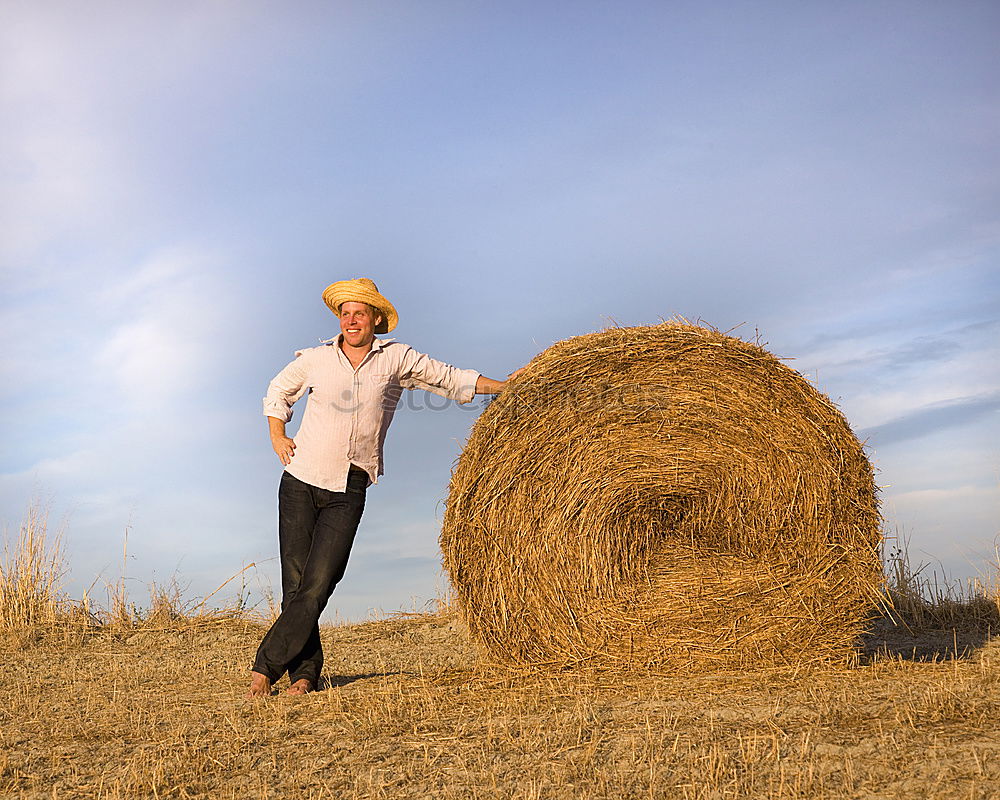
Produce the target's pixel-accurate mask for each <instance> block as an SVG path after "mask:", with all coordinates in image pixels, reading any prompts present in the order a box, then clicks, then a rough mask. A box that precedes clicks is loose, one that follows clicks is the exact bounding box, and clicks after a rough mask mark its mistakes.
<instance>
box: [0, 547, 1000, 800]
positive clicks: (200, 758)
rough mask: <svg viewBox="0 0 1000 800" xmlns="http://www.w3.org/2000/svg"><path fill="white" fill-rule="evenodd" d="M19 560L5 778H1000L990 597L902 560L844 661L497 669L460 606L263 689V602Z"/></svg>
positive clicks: (644, 782) (644, 787) (812, 789)
mask: <svg viewBox="0 0 1000 800" xmlns="http://www.w3.org/2000/svg"><path fill="white" fill-rule="evenodd" d="M32 548H33V552H34V553H35V556H34V557H35V558H41V559H43V561H42V562H39V563H49V564H55V563H57V562H56V560H52V559H51V558H49V561H47V562H46V561H44V559H45V558H48V557H49V556H47V555H46V553H49V555H51V552H50V551H49V550H47V549H46V548H45V546H44V542H41V543H40V542H39V541H38V540H34V543H33V544H32ZM20 552H21V554H22V555H24V552H23V551H20ZM15 555H17V554H16V553H15ZM28 560H30V559H28ZM3 566H4V570H3V574H2V576H0V577H2V579H3V580H2V581H0V589H2V591H3V592H5V593H6V594H3V595H2V597H3V599H4V601H5V602H10V603H14V602H15V601H16V603H19V604H20V605H19V606H18V608H21V609H31V614H32V615H33V616H31V617H30V619H28V618H22V619H21V623H22V624H18V619H17V616H16V615H15V614H14V613H13V612H12V613H10V614H7V615H6V616H4V615H0V668H2V669H3V674H4V677H5V680H3V681H2V682H0V796H3V797H20V798H46V799H48V798H139V797H157V798H194V797H210V798H288V797H296V798H325V797H338V798H411V797H412V798H418V797H419V798H426V797H435V798H510V797H516V798H538V800H541V799H542V798H606V797H627V798H632V797H636V798H643V797H648V798H657V797H664V798H683V799H684V800H702V799H703V800H709V799H712V800H714V799H715V798H720V799H722V798H740V797H747V798H867V797H879V798H910V797H914V796H923V797H932V798H938V797H939V798H973V799H977V798H981V799H982V800H986V798H992V797H996V796H998V795H1000V721H998V720H1000V641H993V642H991V641H990V633H991V632H992V631H995V630H996V618H997V605H996V602H995V600H996V597H995V595H991V596H989V597H986V598H984V597H983V596H981V595H980V596H977V597H976V598H967V602H964V603H963V602H960V600H959V599H956V598H955V597H951V598H946V597H938V598H937V599H935V598H933V597H931V598H930V599H927V598H926V591H925V590H926V588H927V587H926V586H924V587H921V585H920V583H919V580H918V578H917V576H914V575H913V574H912V573H910V572H909V571H908V570H904V571H903V572H900V573H899V577H897V578H896V579H895V582H894V583H892V584H891V587H890V594H891V596H892V597H893V599H894V601H895V605H896V609H897V610H896V612H895V615H894V616H892V617H887V618H886V619H883V620H881V622H880V623H879V624H878V625H876V626H873V628H872V631H871V633H870V635H869V637H868V639H867V641H866V643H865V650H864V651H863V652H862V653H861V654H860V655H859V658H858V660H857V663H856V664H854V665H853V666H849V667H845V666H822V665H812V666H810V667H808V668H802V667H799V668H796V667H792V666H788V667H782V668H772V669H767V670H760V671H748V670H743V671H728V672H690V673H683V672H673V673H671V674H656V673H652V672H638V671H625V670H615V671H605V672H600V671H590V672H575V673H571V672H556V673H542V672H531V671H521V672H511V671H501V670H499V669H497V668H491V667H490V666H489V665H487V664H485V663H484V662H483V661H481V660H480V659H479V658H478V657H477V654H476V652H475V651H474V649H473V648H472V646H471V645H470V643H469V641H468V638H467V635H466V633H465V631H464V630H463V629H462V625H461V623H460V622H458V616H457V615H456V614H455V613H454V611H453V610H451V609H448V608H445V609H444V610H443V611H441V612H440V613H437V614H424V615H409V616H403V617H399V618H393V619H388V620H383V621H379V622H370V623H365V624H358V625H347V626H337V627H327V628H325V629H324V630H323V637H324V647H325V649H326V651H327V654H328V657H327V664H326V670H325V675H326V679H327V682H326V685H325V686H323V687H321V688H322V690H321V691H318V692H315V693H313V694H311V695H308V696H305V697H299V698H293V697H287V696H282V695H280V694H279V695H276V696H274V697H271V698H267V699H264V700H258V701H248V700H245V699H244V697H243V694H244V691H245V689H246V685H247V683H248V677H249V672H248V670H249V666H250V661H251V658H252V654H253V652H254V649H255V648H256V645H257V643H258V642H259V639H260V636H261V634H262V630H263V628H262V627H261V625H260V624H259V623H258V622H254V621H251V620H249V619H247V618H246V617H245V616H241V615H240V614H239V613H236V612H235V611H234V610H230V611H223V612H219V611H207V610H206V609H205V606H204V605H202V606H196V607H194V608H195V609H196V613H192V612H191V611H190V610H189V611H188V612H187V613H185V611H184V609H183V608H182V607H180V606H179V605H178V601H177V598H176V597H174V598H173V600H171V595H170V593H163V592H156V591H154V593H153V600H154V602H153V605H152V607H151V609H150V610H149V611H148V612H146V613H141V614H139V613H133V612H134V607H133V611H132V612H130V611H129V607H128V606H127V604H126V605H122V604H120V603H119V604H118V605H117V606H116V607H117V609H118V610H117V612H115V613H111V614H110V615H108V616H105V617H103V618H100V617H99V616H95V615H94V614H93V613H91V612H90V611H89V610H87V609H82V610H81V609H80V608H79V607H78V606H77V607H75V608H69V609H67V608H66V607H60V606H59V603H58V602H57V601H58V597H57V593H55V592H54V591H53V590H52V587H53V581H51V580H48V578H46V571H45V569H41V570H37V571H35V572H32V568H31V564H29V563H27V561H26V560H25V558H22V560H21V562H20V565H19V564H18V562H17V559H16V558H15V559H13V560H12V559H10V558H9V557H8V558H7V559H5V561H4V564H3ZM890 572H891V571H890ZM33 574H34V575H36V577H37V576H40V577H41V579H43V580H41V583H39V584H38V585H39V586H41V587H43V588H45V593H44V595H43V596H39V597H36V598H35V599H34V600H32V599H31V598H30V597H28V596H27V595H25V594H24V593H25V592H29V593H30V590H31V579H30V576H31V575H33ZM26 576H27V577H26ZM48 577H51V575H49V576H48ZM921 591H923V595H924V597H925V599H921ZM945 601H947V602H945ZM12 608H13V606H12ZM2 611H4V609H0V612H2ZM29 623H30V624H29ZM279 688H280V686H279Z"/></svg>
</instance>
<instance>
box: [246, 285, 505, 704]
mask: <svg viewBox="0 0 1000 800" xmlns="http://www.w3.org/2000/svg"><path fill="white" fill-rule="evenodd" d="M323 300H324V301H325V302H326V304H327V306H329V308H330V310H331V311H333V313H334V314H336V315H337V316H338V318H339V319H340V334H339V335H338V336H337V337H336V338H335V339H331V340H330V341H329V342H326V343H325V344H324V345H323V346H321V347H313V348H309V349H307V350H300V351H298V352H296V354H295V356H296V358H295V360H294V361H292V362H291V363H290V364H288V365H287V366H286V367H285V368H284V369H283V370H281V372H279V373H278V374H277V376H275V378H274V380H272V381H271V384H270V385H269V386H268V390H267V396H266V397H265V398H264V414H265V416H267V422H268V425H269V426H270V431H271V444H272V446H273V447H274V452H275V453H276V454H277V456H278V458H279V459H280V460H281V463H282V464H283V465H284V466H285V471H284V472H283V473H282V476H281V483H280V486H279V488H278V539H279V546H280V552H281V591H282V598H281V615H280V616H279V617H278V619H277V620H276V621H275V622H274V624H273V625H272V626H271V628H270V630H268V632H267V634H266V635H265V636H264V639H263V641H261V644H260V647H259V648H258V650H257V656H256V659H255V660H254V666H253V673H252V676H253V677H252V680H251V683H250V689H249V691H248V692H247V696H248V697H261V696H267V695H270V693H271V687H272V685H273V683H274V682H275V681H276V680H277V679H278V678H280V677H281V676H282V675H283V674H284V673H285V672H287V673H288V677H289V680H290V682H291V685H290V687H289V688H288V689H287V690H286V691H287V693H288V694H293V695H300V694H306V693H307V692H311V691H312V690H313V689H315V688H316V685H317V683H318V681H319V677H320V670H321V669H322V667H323V649H322V646H321V644H320V638H319V617H320V614H321V613H322V611H323V609H324V607H325V606H326V603H327V600H329V598H330V595H331V593H332V592H333V589H334V587H335V586H336V585H337V582H338V581H339V580H340V579H341V578H342V577H343V575H344V570H345V569H346V567H347V559H348V557H349V555H350V552H351V545H352V544H353V543H354V536H355V533H356V532H357V529H358V523H359V522H360V521H361V514H362V512H363V511H364V507H365V493H366V490H367V488H368V486H369V485H370V484H372V483H375V482H376V481H377V479H378V476H379V475H381V474H382V472H383V469H382V445H383V443H384V441H385V434H386V431H387V430H388V428H389V423H390V422H392V417H393V413H394V412H395V410H396V404H397V403H398V402H399V398H400V396H401V394H402V390H403V389H404V388H411V389H412V388H422V389H427V390H428V391H432V392H435V393H437V394H441V395H443V396H445V397H449V398H451V399H454V400H457V401H458V402H460V403H468V402H469V401H471V400H472V397H473V395H474V394H497V393H498V392H500V391H501V390H502V389H503V388H504V385H505V384H506V381H495V380H492V379H490V378H487V377H485V376H483V375H481V374H480V373H478V372H476V371H475V370H461V369H456V368H455V367H452V366H449V365H448V364H444V363H442V362H440V361H435V360H434V359H432V358H429V357H428V356H426V355H424V354H422V353H418V352H417V351H416V350H414V349H413V348H412V347H410V346H409V345H406V344H402V343H400V342H396V341H393V340H392V339H377V338H375V334H376V333H388V332H389V331H391V330H392V329H393V328H395V327H396V324H397V322H398V320H399V316H398V314H397V313H396V309H395V307H394V306H393V305H392V303H390V302H389V301H388V300H387V299H386V298H385V297H383V296H382V295H381V294H380V293H379V291H378V288H377V287H376V286H375V284H374V283H373V282H372V281H370V280H368V279H367V278H356V279H354V280H346V281H338V282H336V283H332V284H330V286H328V287H327V288H326V290H325V291H324V292H323ZM307 393H308V395H309V399H308V402H307V404H306V410H305V414H304V415H303V418H302V424H301V425H300V427H299V431H298V434H297V435H296V437H295V439H294V440H293V439H291V438H289V437H288V436H287V435H286V433H285V423H286V422H288V420H289V419H291V416H292V405H293V404H294V403H295V401H297V400H298V399H299V398H301V397H302V396H303V395H304V394H307Z"/></svg>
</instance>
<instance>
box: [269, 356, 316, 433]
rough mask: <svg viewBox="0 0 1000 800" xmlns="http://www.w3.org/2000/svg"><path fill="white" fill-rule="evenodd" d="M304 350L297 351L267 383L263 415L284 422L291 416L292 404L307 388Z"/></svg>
mask: <svg viewBox="0 0 1000 800" xmlns="http://www.w3.org/2000/svg"><path fill="white" fill-rule="evenodd" d="M304 352H305V351H303V350H299V351H297V352H296V353H295V360H294V361H292V362H291V363H290V364H288V365H287V366H286V367H285V368H284V369H283V370H281V372H279V373H278V374H277V375H275V376H274V379H273V380H272V381H271V382H270V383H269V384H268V386H267V394H266V395H265V396H264V416H265V417H274V418H275V419H280V420H282V421H284V422H288V421H289V420H290V419H291V418H292V406H293V405H294V404H295V401H296V400H298V399H299V398H300V397H302V395H304V394H305V393H306V391H307V390H308V389H309V381H308V375H307V370H306V365H305V358H303V353H304Z"/></svg>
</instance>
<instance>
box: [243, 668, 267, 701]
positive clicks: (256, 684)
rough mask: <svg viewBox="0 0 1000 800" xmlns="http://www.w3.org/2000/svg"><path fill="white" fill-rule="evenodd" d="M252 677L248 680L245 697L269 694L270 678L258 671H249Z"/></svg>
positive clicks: (251, 697) (250, 697)
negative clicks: (248, 686) (248, 687)
mask: <svg viewBox="0 0 1000 800" xmlns="http://www.w3.org/2000/svg"><path fill="white" fill-rule="evenodd" d="M250 674H251V675H253V678H252V679H251V680H250V689H249V690H248V691H247V695H246V696H247V698H248V699H253V698H255V697H267V696H268V695H270V694H271V679H270V678H269V677H267V675H261V674H260V673H259V672H251V673H250Z"/></svg>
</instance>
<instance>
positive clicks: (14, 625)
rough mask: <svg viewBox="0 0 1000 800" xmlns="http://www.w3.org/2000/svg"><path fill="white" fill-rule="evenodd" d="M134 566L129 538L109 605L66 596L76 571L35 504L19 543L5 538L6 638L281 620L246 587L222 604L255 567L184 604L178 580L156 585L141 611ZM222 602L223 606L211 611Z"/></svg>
mask: <svg viewBox="0 0 1000 800" xmlns="http://www.w3.org/2000/svg"><path fill="white" fill-rule="evenodd" d="M127 562H128V531H127V530H126V532H125V537H124V542H123V548H122V564H123V567H122V574H121V575H120V576H119V578H118V579H117V580H116V581H114V582H110V581H109V582H106V583H105V593H106V595H107V603H106V605H105V606H101V605H100V604H99V603H97V602H96V601H95V600H94V598H93V596H92V592H91V591H90V590H88V591H85V592H84V593H83V597H82V598H80V599H73V598H70V597H68V596H67V595H66V594H65V593H64V592H63V591H62V580H63V578H64V577H65V575H66V574H67V573H68V571H69V567H68V564H67V563H66V551H65V548H64V546H63V537H62V533H61V531H57V532H55V533H53V532H52V531H51V530H50V529H49V520H48V513H47V511H46V510H45V509H44V508H43V507H42V506H41V504H39V503H32V504H31V505H29V507H28V509H27V511H26V512H25V515H24V519H23V520H22V522H21V524H20V526H19V529H18V534H17V536H16V538H11V537H9V536H7V535H5V536H4V541H3V557H2V560H0V631H8V632H12V631H19V632H22V633H23V632H33V633H41V632H44V631H54V630H58V631H61V632H68V631H73V630H80V629H91V628H97V627H100V628H104V629H107V630H118V631H127V630H138V629H143V630H146V631H150V630H171V629H176V628H179V627H190V626H191V625H204V624H212V623H216V622H219V621H225V620H232V619H240V620H245V621H247V622H260V621H265V620H268V619H269V618H270V617H271V616H273V614H274V611H273V608H272V607H271V606H273V605H274V604H273V602H270V603H269V608H268V609H267V610H266V611H265V612H264V613H260V612H257V611H256V610H255V609H253V608H251V607H250V606H249V604H248V601H247V598H248V590H247V587H246V584H245V582H243V583H242V584H241V585H240V589H239V591H238V593H237V594H236V596H235V597H234V598H231V599H229V600H223V599H221V595H220V593H221V592H222V590H224V589H226V587H229V586H230V584H232V583H233V582H234V581H235V580H236V579H237V578H241V577H242V576H243V575H244V574H245V573H246V572H247V571H248V570H251V569H253V568H254V567H255V566H256V565H255V564H254V563H251V564H248V565H247V566H245V567H244V568H243V569H241V570H240V571H239V572H237V573H236V574H234V575H233V576H232V577H230V578H229V579H227V580H226V581H224V582H223V583H222V584H221V585H220V586H219V587H218V588H217V589H216V590H215V591H213V592H211V593H210V594H209V595H207V596H206V597H205V598H202V599H194V600H190V599H185V598H184V591H183V588H182V587H181V586H180V584H179V583H178V581H177V580H176V578H175V579H172V580H171V581H169V582H168V583H165V584H162V583H155V582H154V583H152V584H150V586H149V587H148V589H149V597H148V601H147V602H146V603H145V604H142V603H140V602H137V601H136V600H134V599H133V598H132V597H131V596H130V594H129V592H128V589H127V587H126V578H125V568H124V565H125V564H127ZM96 583H97V581H96V580H95V582H94V584H96ZM94 584H92V585H91V587H90V588H91V590H92V589H93V586H94ZM216 598H220V600H219V601H218V602H215V603H210V601H213V600H214V599H216Z"/></svg>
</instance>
